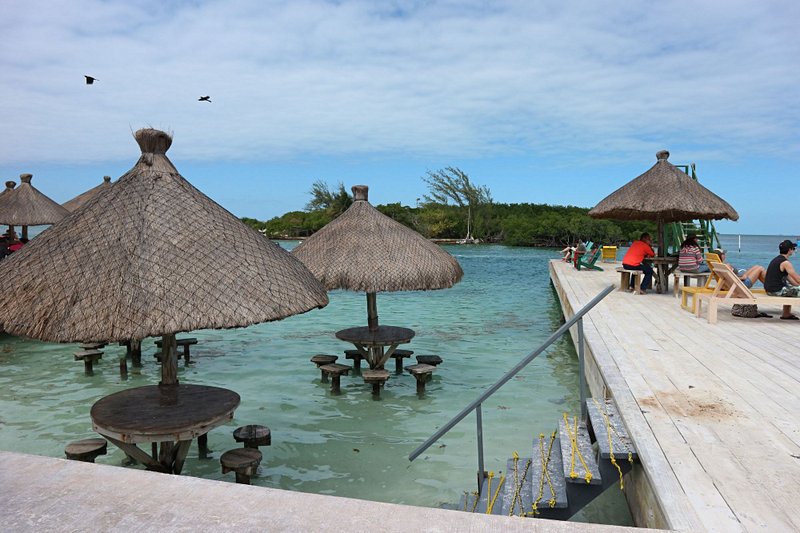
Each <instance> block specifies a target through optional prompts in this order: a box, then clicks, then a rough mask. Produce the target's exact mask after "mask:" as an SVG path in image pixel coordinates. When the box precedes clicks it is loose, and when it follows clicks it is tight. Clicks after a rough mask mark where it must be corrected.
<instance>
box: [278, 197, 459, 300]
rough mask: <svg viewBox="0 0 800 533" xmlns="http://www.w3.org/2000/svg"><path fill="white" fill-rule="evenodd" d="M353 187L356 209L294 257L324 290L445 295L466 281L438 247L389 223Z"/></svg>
mask: <svg viewBox="0 0 800 533" xmlns="http://www.w3.org/2000/svg"><path fill="white" fill-rule="evenodd" d="M367 194H368V188H367V187H366V186H365V185H356V186H355V187H353V196H354V200H355V201H354V202H353V204H352V205H351V206H350V207H349V208H347V211H345V212H344V213H342V214H341V215H340V216H339V217H338V218H336V219H334V220H333V221H332V222H330V223H329V224H328V225H326V226H325V227H324V228H322V229H321V230H319V231H318V232H316V233H315V234H314V235H312V236H311V237H309V238H308V239H306V240H305V241H303V242H302V243H301V244H300V245H299V246H297V247H296V248H295V249H294V250H292V253H293V254H294V255H295V256H297V258H299V259H300V260H301V261H302V262H303V263H304V264H305V265H306V266H307V267H308V268H309V270H311V272H313V273H314V275H315V276H316V277H317V279H319V280H320V281H321V282H322V284H323V285H325V288H327V289H328V290H331V289H349V290H353V291H365V292H368V293H374V292H383V291H408V290H427V289H443V288H447V287H452V286H453V285H454V284H455V283H457V282H458V281H459V280H461V277H462V276H463V275H464V272H463V270H461V265H459V264H458V261H456V260H455V258H454V257H453V256H452V255H450V254H448V253H447V252H445V251H444V250H443V249H442V248H441V247H440V246H439V245H437V244H434V243H432V242H430V241H429V240H428V239H426V238H425V237H423V236H422V235H420V234H419V233H417V232H416V231H414V230H412V229H409V228H407V227H406V226H403V225H402V224H400V223H399V222H396V221H394V220H392V219H391V218H389V217H387V216H386V215H384V214H383V213H381V212H380V211H378V210H377V209H375V208H374V207H372V205H370V203H369V202H368V201H367Z"/></svg>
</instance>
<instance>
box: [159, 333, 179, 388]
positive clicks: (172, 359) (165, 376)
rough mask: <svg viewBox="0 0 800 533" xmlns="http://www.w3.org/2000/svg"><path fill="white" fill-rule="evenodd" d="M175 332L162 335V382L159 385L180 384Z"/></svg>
mask: <svg viewBox="0 0 800 533" xmlns="http://www.w3.org/2000/svg"><path fill="white" fill-rule="evenodd" d="M176 348H177V344H176V342H175V334H174V333H167V334H165V335H163V336H162V337H161V382H160V383H159V385H177V384H178V357H177V354H176Z"/></svg>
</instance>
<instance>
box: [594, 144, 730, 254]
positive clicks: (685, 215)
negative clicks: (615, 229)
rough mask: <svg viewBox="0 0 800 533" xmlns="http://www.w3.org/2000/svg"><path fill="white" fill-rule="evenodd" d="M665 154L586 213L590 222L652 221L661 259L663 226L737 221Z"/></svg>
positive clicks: (723, 201) (663, 248)
mask: <svg viewBox="0 0 800 533" xmlns="http://www.w3.org/2000/svg"><path fill="white" fill-rule="evenodd" d="M667 158H669V152H668V151H666V150H662V151H660V152H658V153H657V154H656V159H657V162H656V164H655V165H653V166H652V167H651V168H650V169H649V170H648V171H647V172H645V173H644V174H642V175H641V176H639V177H637V178H636V179H634V180H632V181H630V182H629V183H627V184H626V185H623V186H622V187H620V188H619V189H617V190H616V191H614V192H612V193H611V194H609V195H608V196H606V197H605V198H604V199H603V200H602V201H601V202H600V203H598V204H597V205H596V206H594V207H593V208H592V209H591V210H590V211H589V216H591V217H594V218H611V219H616V220H655V221H656V222H657V223H658V254H659V255H660V256H664V255H665V254H666V247H665V246H664V224H665V223H667V222H679V221H688V220H694V219H702V220H719V219H723V218H728V219H730V220H738V219H739V214H738V213H737V212H736V210H735V209H734V208H733V207H731V205H730V204H729V203H728V202H726V201H725V200H723V199H722V198H720V197H719V196H717V195H716V194H714V193H713V192H711V191H709V190H708V189H706V188H705V187H703V186H702V185H700V184H699V183H698V182H697V181H695V180H693V179H692V178H691V177H689V175H687V174H686V173H685V172H683V171H682V170H680V169H679V168H677V167H675V166H674V165H673V164H672V163H670V162H669V161H667Z"/></svg>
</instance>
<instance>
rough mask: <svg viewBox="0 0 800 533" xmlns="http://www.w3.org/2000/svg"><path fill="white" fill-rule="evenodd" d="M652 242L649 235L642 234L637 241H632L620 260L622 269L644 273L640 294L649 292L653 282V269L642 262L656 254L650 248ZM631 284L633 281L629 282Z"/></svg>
mask: <svg viewBox="0 0 800 533" xmlns="http://www.w3.org/2000/svg"><path fill="white" fill-rule="evenodd" d="M652 242H653V241H652V240H651V239H650V234H649V233H642V236H641V237H640V238H639V240H638V241H633V243H632V244H631V247H630V248H628V251H627V252H626V253H625V257H623V258H622V266H623V268H627V269H628V270H641V271H643V272H644V279H643V280H642V294H645V293H646V292H647V291H648V290H650V284H651V283H652V282H653V267H652V266H650V264H649V263H645V262H644V260H645V259H646V258H648V257H654V256H655V255H656V253H655V252H654V251H653V248H652ZM631 282H633V280H631Z"/></svg>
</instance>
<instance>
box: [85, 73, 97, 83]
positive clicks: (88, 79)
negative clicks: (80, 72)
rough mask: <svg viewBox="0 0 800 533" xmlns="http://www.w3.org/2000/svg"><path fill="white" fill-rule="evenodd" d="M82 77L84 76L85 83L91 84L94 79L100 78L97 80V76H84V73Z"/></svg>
mask: <svg viewBox="0 0 800 533" xmlns="http://www.w3.org/2000/svg"><path fill="white" fill-rule="evenodd" d="M83 77H84V78H86V85H91V84H93V83H94V82H95V81H100V80H98V79H97V78H93V77H91V76H86V75H85V74H84V76H83Z"/></svg>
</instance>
